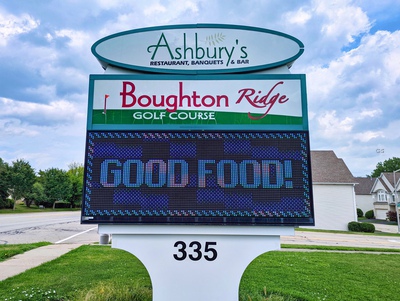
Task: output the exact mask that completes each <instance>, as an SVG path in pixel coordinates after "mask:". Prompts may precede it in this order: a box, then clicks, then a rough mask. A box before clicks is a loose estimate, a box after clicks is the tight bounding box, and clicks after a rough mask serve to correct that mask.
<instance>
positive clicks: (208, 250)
mask: <svg viewBox="0 0 400 301" xmlns="http://www.w3.org/2000/svg"><path fill="white" fill-rule="evenodd" d="M216 245H217V243H216V242H215V241H207V242H206V243H205V246H204V249H203V246H202V245H201V243H200V242H198V241H192V242H191V243H190V244H189V247H187V245H186V243H185V242H184V241H181V240H180V241H177V242H176V243H175V244H174V247H175V248H177V253H175V254H174V258H175V260H178V261H183V260H185V259H186V258H189V259H190V260H192V261H199V260H200V259H202V258H204V259H205V260H207V261H214V260H215V259H217V256H218V253H217V250H216V249H215V248H213V246H216Z"/></svg>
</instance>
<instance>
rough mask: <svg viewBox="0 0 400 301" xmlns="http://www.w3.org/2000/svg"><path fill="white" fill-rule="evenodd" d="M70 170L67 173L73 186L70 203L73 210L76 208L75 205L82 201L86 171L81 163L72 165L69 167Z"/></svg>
mask: <svg viewBox="0 0 400 301" xmlns="http://www.w3.org/2000/svg"><path fill="white" fill-rule="evenodd" d="M68 168H69V170H68V171H67V174H68V177H69V179H70V181H71V185H72V186H71V194H70V198H69V202H70V204H71V208H72V207H74V206H75V204H77V203H80V202H81V201H82V193H83V174H84V170H83V164H79V163H72V164H70V165H69V166H68Z"/></svg>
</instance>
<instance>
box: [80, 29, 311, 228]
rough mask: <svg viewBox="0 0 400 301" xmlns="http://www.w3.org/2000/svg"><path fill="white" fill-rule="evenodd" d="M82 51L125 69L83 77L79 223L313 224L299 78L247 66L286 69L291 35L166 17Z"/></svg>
mask: <svg viewBox="0 0 400 301" xmlns="http://www.w3.org/2000/svg"><path fill="white" fill-rule="evenodd" d="M92 52H93V54H94V55H95V56H96V57H97V59H98V60H99V61H100V63H101V64H102V66H103V67H104V68H105V69H106V68H108V67H109V66H112V67H117V68H123V69H125V71H126V72H127V73H125V74H121V73H118V74H104V75H91V76H90V80H89V106H88V122H87V142H86V158H85V183H84V198H83V204H82V222H83V223H97V224H112V223H117V224H121V223H129V224H147V225H150V224H190V225H279V226H280V225H290V226H293V225H313V224H314V213H313V204H312V185H311V171H310V170H311V168H310V148H309V136H308V117H307V95H306V83H305V75H292V74H255V73H254V72H253V71H261V70H265V69H270V68H276V67H281V66H289V67H290V65H291V64H292V63H293V61H294V60H296V59H297V58H298V57H299V56H300V55H301V54H302V53H303V44H302V43H301V42H300V41H298V40H297V39H295V38H293V37H291V36H289V35H286V34H284V33H280V32H275V31H272V30H267V29H261V28H255V27H246V26H235V25H216V24H197V25H177V26H161V27H152V28H142V29H137V30H131V31H127V32H121V33H117V34H114V35H111V36H108V37H105V38H103V39H101V40H99V41H97V42H96V43H95V44H94V45H93V47H92ZM131 70H135V71H139V72H142V73H138V74H129V73H128V72H131ZM251 72H253V73H251ZM166 73H169V74H166ZM227 73H230V74H229V75H228V74H227Z"/></svg>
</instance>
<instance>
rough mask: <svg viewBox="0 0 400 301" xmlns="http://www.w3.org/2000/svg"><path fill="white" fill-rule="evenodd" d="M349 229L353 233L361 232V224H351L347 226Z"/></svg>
mask: <svg viewBox="0 0 400 301" xmlns="http://www.w3.org/2000/svg"><path fill="white" fill-rule="evenodd" d="M347 228H348V229H349V231H352V232H361V231H360V230H361V228H360V223H359V222H350V223H348V224H347Z"/></svg>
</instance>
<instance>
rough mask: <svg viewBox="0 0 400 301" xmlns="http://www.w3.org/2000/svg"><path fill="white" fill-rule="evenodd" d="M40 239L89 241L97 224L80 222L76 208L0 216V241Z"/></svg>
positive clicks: (93, 239)
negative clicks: (66, 210)
mask: <svg viewBox="0 0 400 301" xmlns="http://www.w3.org/2000/svg"><path fill="white" fill-rule="evenodd" d="M40 241H48V242H51V243H92V242H96V241H99V235H98V234H97V225H81V224H80V212H79V211H72V212H38V213H21V214H1V215H0V244H20V243H33V242H40Z"/></svg>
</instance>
